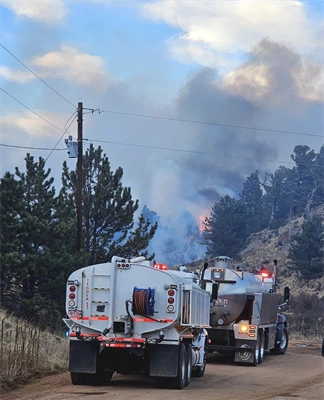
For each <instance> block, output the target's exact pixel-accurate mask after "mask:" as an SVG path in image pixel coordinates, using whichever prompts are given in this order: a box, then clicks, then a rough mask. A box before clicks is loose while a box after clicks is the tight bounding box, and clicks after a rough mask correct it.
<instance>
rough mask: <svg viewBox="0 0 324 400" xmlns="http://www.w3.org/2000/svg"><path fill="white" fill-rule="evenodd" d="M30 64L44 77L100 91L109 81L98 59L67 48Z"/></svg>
mask: <svg viewBox="0 0 324 400" xmlns="http://www.w3.org/2000/svg"><path fill="white" fill-rule="evenodd" d="M32 64H33V65H35V66H37V67H39V68H41V70H42V73H43V75H44V76H50V77H58V78H63V79H65V80H72V81H73V82H75V83H78V84H79V85H84V86H91V87H92V88H96V89H99V90H101V91H102V90H104V88H105V87H106V86H107V83H108V79H109V78H108V75H107V74H106V73H105V71H104V62H103V60H102V59H101V58H100V57H98V56H93V55H90V54H86V53H80V52H79V51H78V50H77V49H76V48H74V47H69V46H61V49H60V50H59V51H52V52H49V53H46V54H44V55H42V56H38V57H35V58H34V59H33V60H32Z"/></svg>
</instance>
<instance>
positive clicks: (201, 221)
mask: <svg viewBox="0 0 324 400" xmlns="http://www.w3.org/2000/svg"><path fill="white" fill-rule="evenodd" d="M204 221H205V217H204V216H203V215H200V217H199V220H198V229H199V232H200V234H201V235H202V233H203V232H204V230H205V225H204Z"/></svg>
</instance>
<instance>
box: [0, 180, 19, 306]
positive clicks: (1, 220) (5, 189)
mask: <svg viewBox="0 0 324 400" xmlns="http://www.w3.org/2000/svg"><path fill="white" fill-rule="evenodd" d="M0 194H1V196H0V305H1V306H3V307H7V308H13V307H14V305H15V304H16V303H17V292H18V291H19V289H17V288H16V286H17V285H19V282H16V281H15V279H14V274H15V271H17V270H18V269H19V268H21V267H22V266H21V263H22V259H21V243H20V237H19V235H20V234H21V232H22V231H23V226H22V222H21V221H22V217H23V214H24V204H23V194H24V188H23V186H22V184H21V182H18V181H17V180H15V178H14V175H12V174H10V173H9V172H6V173H5V175H4V176H3V178H1V182H0Z"/></svg>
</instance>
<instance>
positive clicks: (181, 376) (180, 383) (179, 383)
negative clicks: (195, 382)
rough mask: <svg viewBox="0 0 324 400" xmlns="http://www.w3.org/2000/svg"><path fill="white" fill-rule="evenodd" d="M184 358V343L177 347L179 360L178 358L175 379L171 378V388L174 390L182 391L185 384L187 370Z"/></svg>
mask: <svg viewBox="0 0 324 400" xmlns="http://www.w3.org/2000/svg"><path fill="white" fill-rule="evenodd" d="M186 362H187V357H186V347H185V345H184V343H180V345H179V358H178V375H177V376H176V377H175V378H171V386H173V387H174V388H175V389H183V388H184V387H185V384H186V372H187V370H188V368H187V365H186Z"/></svg>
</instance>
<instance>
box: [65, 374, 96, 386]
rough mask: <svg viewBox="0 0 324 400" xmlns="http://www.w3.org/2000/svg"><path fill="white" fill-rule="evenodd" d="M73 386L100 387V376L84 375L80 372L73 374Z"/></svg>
mask: <svg viewBox="0 0 324 400" xmlns="http://www.w3.org/2000/svg"><path fill="white" fill-rule="evenodd" d="M70 375H71V382H72V385H87V386H99V385H100V383H101V382H100V379H99V374H83V373H79V372H71V373H70Z"/></svg>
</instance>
